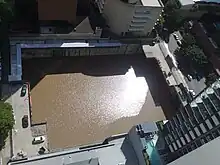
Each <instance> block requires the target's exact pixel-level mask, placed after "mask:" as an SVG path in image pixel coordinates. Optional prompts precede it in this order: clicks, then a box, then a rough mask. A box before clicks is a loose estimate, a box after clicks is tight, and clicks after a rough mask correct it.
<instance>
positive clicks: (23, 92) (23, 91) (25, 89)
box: [20, 84, 28, 97]
mask: <svg viewBox="0 0 220 165" xmlns="http://www.w3.org/2000/svg"><path fill="white" fill-rule="evenodd" d="M27 87H28V86H27V84H24V85H23V86H22V88H21V94H20V96H21V97H24V96H25V95H26V91H27Z"/></svg>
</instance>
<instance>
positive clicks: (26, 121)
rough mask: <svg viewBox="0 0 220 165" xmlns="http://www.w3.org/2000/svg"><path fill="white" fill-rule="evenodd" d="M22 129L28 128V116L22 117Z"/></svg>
mask: <svg viewBox="0 0 220 165" xmlns="http://www.w3.org/2000/svg"><path fill="white" fill-rule="evenodd" d="M22 127H23V128H27V127H28V115H24V116H23V117H22Z"/></svg>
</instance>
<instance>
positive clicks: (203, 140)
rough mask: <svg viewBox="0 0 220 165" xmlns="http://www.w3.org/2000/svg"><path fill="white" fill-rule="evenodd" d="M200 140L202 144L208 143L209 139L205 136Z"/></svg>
mask: <svg viewBox="0 0 220 165" xmlns="http://www.w3.org/2000/svg"><path fill="white" fill-rule="evenodd" d="M200 141H201V144H202V145H203V144H205V143H207V140H206V139H205V138H204V137H203V138H201V139H200Z"/></svg>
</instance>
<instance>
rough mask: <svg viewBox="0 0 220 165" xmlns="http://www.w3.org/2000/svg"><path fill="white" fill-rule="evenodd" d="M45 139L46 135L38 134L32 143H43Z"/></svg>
mask: <svg viewBox="0 0 220 165" xmlns="http://www.w3.org/2000/svg"><path fill="white" fill-rule="evenodd" d="M44 141H45V137H44V136H38V137H35V138H34V139H33V141H32V144H39V143H43V142H44Z"/></svg>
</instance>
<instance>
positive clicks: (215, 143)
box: [168, 137, 220, 165]
mask: <svg viewBox="0 0 220 165" xmlns="http://www.w3.org/2000/svg"><path fill="white" fill-rule="evenodd" d="M219 153H220V137H218V138H216V139H214V140H212V141H210V142H209V143H206V144H204V145H203V146H201V147H199V148H197V149H196V150H194V151H192V152H190V153H188V154H186V155H184V156H182V157H180V158H179V159H177V160H175V161H173V162H171V163H169V164H168V165H219V164H220V162H219V160H218V157H219Z"/></svg>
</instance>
